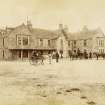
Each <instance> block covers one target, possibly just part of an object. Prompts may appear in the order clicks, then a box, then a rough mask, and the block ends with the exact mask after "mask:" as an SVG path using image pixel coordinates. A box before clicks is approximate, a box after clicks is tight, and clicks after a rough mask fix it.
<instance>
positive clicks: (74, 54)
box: [31, 49, 105, 64]
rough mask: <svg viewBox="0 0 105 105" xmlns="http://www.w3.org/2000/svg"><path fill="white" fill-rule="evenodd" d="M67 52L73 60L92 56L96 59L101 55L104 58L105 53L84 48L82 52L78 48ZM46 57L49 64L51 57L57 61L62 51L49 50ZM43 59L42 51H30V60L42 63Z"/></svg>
mask: <svg viewBox="0 0 105 105" xmlns="http://www.w3.org/2000/svg"><path fill="white" fill-rule="evenodd" d="M68 54H69V58H70V60H74V59H92V58H96V59H97V60H98V59H99V58H100V57H101V58H103V59H105V54H99V53H95V52H94V53H92V52H87V51H86V50H84V52H81V51H80V50H79V49H77V50H74V51H70V50H69V51H68ZM47 57H48V61H49V64H51V63H52V59H55V61H56V63H58V62H59V59H60V58H61V59H62V58H63V53H62V52H58V51H55V52H51V51H49V52H48V54H47ZM44 59H45V56H44V54H43V52H36V51H33V53H32V57H31V60H32V61H35V62H36V63H38V61H41V64H44Z"/></svg>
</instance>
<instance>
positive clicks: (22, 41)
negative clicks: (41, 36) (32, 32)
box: [17, 35, 29, 46]
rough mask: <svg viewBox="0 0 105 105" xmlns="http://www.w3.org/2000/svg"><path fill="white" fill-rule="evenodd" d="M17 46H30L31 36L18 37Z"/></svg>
mask: <svg viewBox="0 0 105 105" xmlns="http://www.w3.org/2000/svg"><path fill="white" fill-rule="evenodd" d="M17 45H24V46H25V45H29V36H25V35H24V36H21V35H17Z"/></svg>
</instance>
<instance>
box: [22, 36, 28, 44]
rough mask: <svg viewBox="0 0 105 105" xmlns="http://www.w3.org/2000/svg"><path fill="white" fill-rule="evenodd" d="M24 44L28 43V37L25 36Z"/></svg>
mask: <svg viewBox="0 0 105 105" xmlns="http://www.w3.org/2000/svg"><path fill="white" fill-rule="evenodd" d="M23 45H28V37H27V36H25V37H23Z"/></svg>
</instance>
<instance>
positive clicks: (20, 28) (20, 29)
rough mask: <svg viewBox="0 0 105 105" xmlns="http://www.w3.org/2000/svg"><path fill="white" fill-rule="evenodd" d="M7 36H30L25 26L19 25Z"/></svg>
mask: <svg viewBox="0 0 105 105" xmlns="http://www.w3.org/2000/svg"><path fill="white" fill-rule="evenodd" d="M9 34H25V35H32V33H31V32H30V30H29V29H28V27H27V26H26V25H25V24H21V25H19V26H17V27H15V28H14V29H13V30H11V31H10V33H9Z"/></svg>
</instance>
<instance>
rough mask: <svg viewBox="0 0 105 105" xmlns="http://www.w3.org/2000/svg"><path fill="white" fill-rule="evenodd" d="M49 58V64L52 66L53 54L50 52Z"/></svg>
mask: <svg viewBox="0 0 105 105" xmlns="http://www.w3.org/2000/svg"><path fill="white" fill-rule="evenodd" d="M48 57H49V64H51V62H52V54H51V52H49V54H48Z"/></svg>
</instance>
